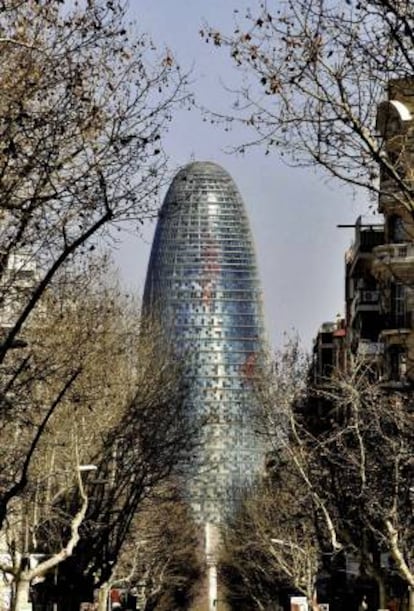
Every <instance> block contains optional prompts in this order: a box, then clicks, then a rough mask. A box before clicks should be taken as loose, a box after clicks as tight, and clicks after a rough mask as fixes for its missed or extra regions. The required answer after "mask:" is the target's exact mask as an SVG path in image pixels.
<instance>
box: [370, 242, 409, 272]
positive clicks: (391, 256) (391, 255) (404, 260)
mask: <svg viewBox="0 0 414 611" xmlns="http://www.w3.org/2000/svg"><path fill="white" fill-rule="evenodd" d="M373 254H374V260H373V262H372V273H373V274H374V275H375V276H382V277H386V278H390V277H393V276H397V277H398V280H399V282H408V281H412V280H414V243H413V242H405V243H402V244H382V245H381V246H376V247H375V248H374V249H373Z"/></svg>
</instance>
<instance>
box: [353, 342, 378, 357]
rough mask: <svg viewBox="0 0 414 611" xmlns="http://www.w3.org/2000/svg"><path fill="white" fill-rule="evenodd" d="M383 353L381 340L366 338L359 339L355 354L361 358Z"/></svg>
mask: <svg viewBox="0 0 414 611" xmlns="http://www.w3.org/2000/svg"><path fill="white" fill-rule="evenodd" d="M382 354H384V344H383V343H382V342H371V341H368V340H363V339H362V340H359V342H358V348H357V355H358V356H361V357H363V358H375V357H377V356H380V355H382Z"/></svg>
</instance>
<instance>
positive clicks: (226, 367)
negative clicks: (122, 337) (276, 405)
mask: <svg viewBox="0 0 414 611" xmlns="http://www.w3.org/2000/svg"><path fill="white" fill-rule="evenodd" d="M144 308H145V310H146V311H147V312H152V313H154V314H159V316H160V320H161V324H162V325H163V327H164V329H165V331H166V333H167V335H168V338H169V340H170V341H172V342H174V345H175V346H176V348H177V350H178V351H180V352H181V353H182V354H185V355H186V358H187V359H188V360H189V370H190V371H191V377H190V379H191V384H190V388H189V396H188V399H187V402H188V410H189V414H190V417H192V416H194V417H195V418H200V422H201V430H200V441H201V443H200V445H199V446H198V449H197V450H196V456H195V458H194V464H193V470H192V477H191V478H190V481H189V491H190V499H191V503H192V505H193V507H194V509H195V511H196V514H198V515H199V516H200V517H201V519H202V520H203V521H205V522H213V523H214V522H218V521H220V518H221V516H222V515H223V511H224V510H225V508H226V506H227V505H228V501H229V500H230V499H231V497H232V496H233V495H234V494H237V490H238V489H239V488H240V485H242V484H244V483H245V482H246V481H247V480H248V479H250V478H252V477H253V475H254V473H255V472H257V471H258V470H259V469H260V467H261V465H262V463H263V449H262V442H261V439H260V437H258V436H257V434H256V432H255V426H254V423H253V418H254V414H253V412H254V409H255V408H254V406H255V398H254V393H253V388H252V378H253V377H254V374H255V370H256V367H257V363H258V361H259V360H260V353H261V351H262V350H263V341H264V322H263V315H262V296H261V289H260V283H259V279H258V273H257V266H256V258H255V252H254V245H253V240H252V235H251V232H250V227H249V222H248V219H247V215H246V211H245V208H244V205H243V201H242V198H241V196H240V194H239V192H238V190H237V187H236V185H235V183H234V182H233V180H232V178H231V177H230V175H229V174H228V173H227V172H226V171H225V170H224V169H223V168H221V167H220V166H218V165H217V164H215V163H211V162H194V163H190V164H189V165H187V166H185V167H184V168H183V169H181V170H180V171H179V172H178V174H177V175H176V177H175V178H174V180H173V182H172V184H171V186H170V188H169V190H168V192H167V195H166V197H165V200H164V203H163V205H162V208H161V211H160V215H159V220H158V224H157V227H156V231H155V237H154V242H153V246H152V251H151V257H150V262H149V267H148V273H147V279H146V284H145V291H144Z"/></svg>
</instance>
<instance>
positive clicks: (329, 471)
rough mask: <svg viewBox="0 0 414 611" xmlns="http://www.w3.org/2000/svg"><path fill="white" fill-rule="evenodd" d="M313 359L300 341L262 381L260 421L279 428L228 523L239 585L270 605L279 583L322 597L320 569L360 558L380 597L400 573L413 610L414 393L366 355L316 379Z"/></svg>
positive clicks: (236, 589)
mask: <svg viewBox="0 0 414 611" xmlns="http://www.w3.org/2000/svg"><path fill="white" fill-rule="evenodd" d="M304 363H305V361H304V360H302V358H301V357H300V356H299V354H298V352H297V348H296V346H291V347H290V348H289V349H288V350H287V352H286V353H285V354H283V355H282V356H279V358H278V359H277V362H276V365H275V366H274V367H272V372H271V374H270V375H271V377H272V378H273V384H271V382H270V380H269V378H266V380H265V384H263V385H262V384H260V385H259V393H260V398H261V405H262V408H263V411H262V414H261V422H260V423H259V425H261V426H263V430H267V431H275V430H276V431H278V434H277V435H271V436H268V442H269V445H270V444H271V446H272V449H271V451H269V462H268V466H267V472H266V476H265V477H264V479H263V480H262V481H260V482H258V483H257V485H256V486H255V487H253V488H252V489H251V490H247V491H246V494H245V496H244V499H243V501H242V502H241V505H240V508H239V510H238V512H236V514H235V515H234V516H232V517H231V518H230V519H229V522H228V524H227V525H226V527H225V529H224V534H223V539H224V548H223V557H222V560H221V562H222V574H223V577H224V580H225V581H227V583H228V588H229V591H230V596H231V597H233V598H234V599H235V600H238V603H237V604H238V605H242V604H245V605H246V606H245V608H246V609H247V608H252V607H254V608H258V609H269V608H273V607H272V604H274V600H275V596H276V594H277V592H283V591H285V592H289V593H290V594H292V593H302V594H303V595H305V596H306V597H307V599H308V600H309V603H310V605H311V608H312V609H318V606H317V584H318V578H320V576H321V575H323V574H325V575H332V573H333V571H334V569H335V567H337V566H338V565H339V562H341V561H344V560H348V561H349V560H350V559H352V561H353V562H355V563H356V564H357V566H358V572H359V575H360V576H362V577H363V576H364V575H365V576H366V577H367V578H369V579H371V580H372V581H375V582H376V585H377V590H378V595H377V598H376V600H375V601H374V600H372V601H371V604H377V605H378V608H380V607H381V608H386V607H387V603H388V602H389V600H390V598H391V597H392V594H391V592H390V588H389V585H390V583H389V582H390V576H391V575H394V577H393V579H394V590H395V589H397V590H398V588H399V597H401V599H403V598H405V600H406V604H407V607H406V608H407V609H410V611H412V609H413V608H414V596H413V592H414V580H413V577H414V556H413V543H414V541H413V534H414V528H413V515H414V470H413V460H412V447H413V443H414V421H413V412H412V396H411V394H410V393H405V394H403V395H400V394H396V393H395V392H393V393H392V394H388V393H387V392H385V391H384V389H383V388H381V386H380V384H379V383H375V382H372V380H371V379H370V376H369V375H368V372H367V367H366V364H365V366H363V365H362V364H359V365H358V364H356V365H354V366H353V367H352V369H351V370H350V371H347V372H346V373H340V372H338V373H337V374H336V375H335V376H333V377H332V378H331V379H330V380H327V381H326V383H325V384H323V386H319V387H318V388H317V389H312V387H311V386H306V369H303V368H302V366H303V364H304ZM269 389H270V391H269ZM272 389H273V390H272ZM396 575H398V578H397V577H395V576H396ZM396 584H397V585H396ZM407 592H408V593H409V601H408V598H407V597H408V594H407ZM334 594H335V593H334V592H331V594H330V595H329V594H328V596H330V602H331V604H332V599H333V598H334ZM360 595H361V597H362V591H361V592H360ZM394 595H395V592H394ZM325 596H326V594H325ZM407 601H408V602H407ZM320 602H324V601H323V599H322V601H320ZM333 602H334V601H333ZM342 604H344V602H343V601H342ZM346 604H348V607H347V608H351V607H352V601H350V600H348V602H347V603H346ZM353 604H354V605H356V604H357V602H356V601H355V600H354V603H353ZM237 608H243V607H242V606H237ZM338 608H340V607H338Z"/></svg>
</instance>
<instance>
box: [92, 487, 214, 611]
mask: <svg viewBox="0 0 414 611" xmlns="http://www.w3.org/2000/svg"><path fill="white" fill-rule="evenodd" d="M199 533H200V529H199V527H198V526H197V525H196V524H195V522H194V519H193V516H192V515H191V511H190V508H189V506H188V504H187V503H186V502H185V501H184V500H183V495H182V491H180V486H178V485H177V484H176V483H175V484H172V483H171V482H168V483H164V484H163V485H162V486H160V487H158V488H157V489H156V490H155V494H153V495H152V497H151V498H149V499H147V500H146V501H145V503H144V504H143V505H142V507H141V510H140V512H139V513H138V514H137V516H136V517H135V519H134V522H133V525H132V531H131V535H130V536H129V537H128V540H127V541H126V542H125V545H124V546H123V548H122V552H121V555H120V557H119V560H118V563H117V566H116V567H115V569H114V574H113V577H112V584H111V585H112V587H119V588H127V589H128V590H129V591H133V592H134V593H135V596H136V598H137V601H138V603H139V606H140V608H142V609H143V610H145V611H150V610H151V609H160V610H161V609H165V610H168V609H172V608H178V607H179V608H180V609H186V608H189V606H190V604H191V601H192V599H193V595H194V586H195V584H196V583H197V581H198V580H199V577H200V573H201V572H202V571H203V563H202V550H201V547H200V541H199ZM105 601H106V599H105ZM103 608H104V607H103ZM105 608H106V607H105Z"/></svg>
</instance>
